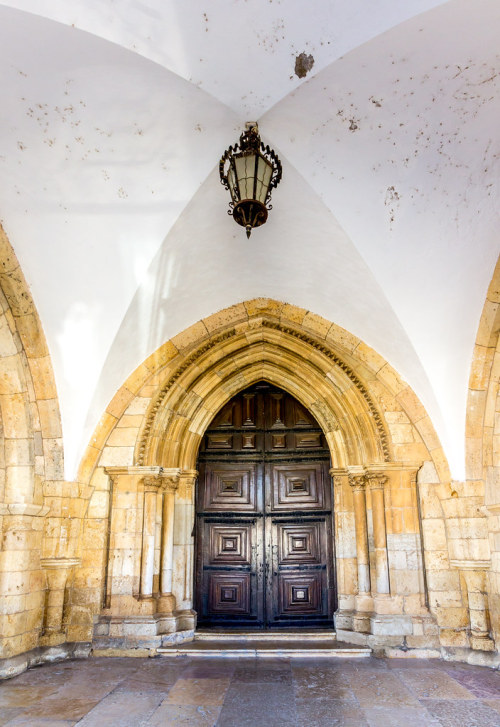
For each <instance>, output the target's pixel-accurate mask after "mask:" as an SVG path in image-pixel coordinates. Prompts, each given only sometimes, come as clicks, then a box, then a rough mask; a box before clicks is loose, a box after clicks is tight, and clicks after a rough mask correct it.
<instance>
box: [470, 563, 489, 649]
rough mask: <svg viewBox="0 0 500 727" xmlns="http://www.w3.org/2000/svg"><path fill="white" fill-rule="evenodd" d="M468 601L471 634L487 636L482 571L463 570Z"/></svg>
mask: <svg viewBox="0 0 500 727" xmlns="http://www.w3.org/2000/svg"><path fill="white" fill-rule="evenodd" d="M464 577H465V581H466V583H467V598H468V601H469V615H470V628H471V634H472V636H476V637H478V638H480V639H485V638H488V636H489V623H488V613H487V597H486V582H485V581H486V577H485V573H484V571H481V570H477V571H464Z"/></svg>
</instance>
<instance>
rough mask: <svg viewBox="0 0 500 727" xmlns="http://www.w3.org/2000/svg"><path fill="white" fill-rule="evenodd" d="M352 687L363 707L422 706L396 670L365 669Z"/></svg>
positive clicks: (352, 683)
mask: <svg viewBox="0 0 500 727" xmlns="http://www.w3.org/2000/svg"><path fill="white" fill-rule="evenodd" d="M351 687H352V690H353V692H354V695H355V697H356V698H357V699H358V701H359V703H360V705H361V706H362V707H365V706H366V707H374V706H377V707H388V706H394V707H420V706H421V705H420V704H419V702H418V701H417V699H416V698H415V697H414V696H413V694H411V692H410V691H409V690H408V689H407V688H406V686H405V685H404V684H403V683H402V681H401V680H400V679H399V678H398V675H397V674H395V672H391V671H386V672H384V671H372V672H369V671H365V672H364V673H363V675H362V678H359V679H353V680H352V681H351Z"/></svg>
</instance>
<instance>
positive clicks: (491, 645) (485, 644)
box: [470, 634, 495, 651]
mask: <svg viewBox="0 0 500 727" xmlns="http://www.w3.org/2000/svg"><path fill="white" fill-rule="evenodd" d="M470 646H471V649H474V650H475V651H495V642H494V641H493V639H490V637H489V636H474V635H473V634H471V637H470Z"/></svg>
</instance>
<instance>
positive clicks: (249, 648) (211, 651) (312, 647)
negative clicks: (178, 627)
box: [156, 634, 372, 659]
mask: <svg viewBox="0 0 500 727" xmlns="http://www.w3.org/2000/svg"><path fill="white" fill-rule="evenodd" d="M156 651H157V653H158V654H159V655H161V656H204V657H218V656H224V657H228V656H231V657H268V658H270V657H274V658H280V657H288V658H301V659H303V658H314V657H315V658H318V657H320V658H325V657H328V658H344V659H345V658H366V657H368V656H370V655H371V653H372V650H371V649H370V648H369V647H366V646H365V647H363V646H356V645H354V644H346V643H343V642H340V641H336V640H335V639H332V638H330V639H329V640H314V639H304V640H302V639H300V638H298V637H297V634H296V635H295V639H264V640H254V639H250V640H247V641H244V640H240V639H238V638H234V637H233V640H232V641H229V640H226V639H219V640H215V639H214V640H209V639H196V640H194V641H190V642H188V643H184V644H173V645H172V646H164V647H161V648H158V649H157V650H156Z"/></svg>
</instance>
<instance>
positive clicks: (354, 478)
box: [349, 474, 366, 492]
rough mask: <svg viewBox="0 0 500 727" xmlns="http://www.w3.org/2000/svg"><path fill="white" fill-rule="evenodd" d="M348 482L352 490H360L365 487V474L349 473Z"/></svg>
mask: <svg viewBox="0 0 500 727" xmlns="http://www.w3.org/2000/svg"><path fill="white" fill-rule="evenodd" d="M349 484H350V486H351V487H352V489H353V490H354V492H360V491H363V492H364V490H365V487H366V475H365V474H357V475H354V474H349Z"/></svg>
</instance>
